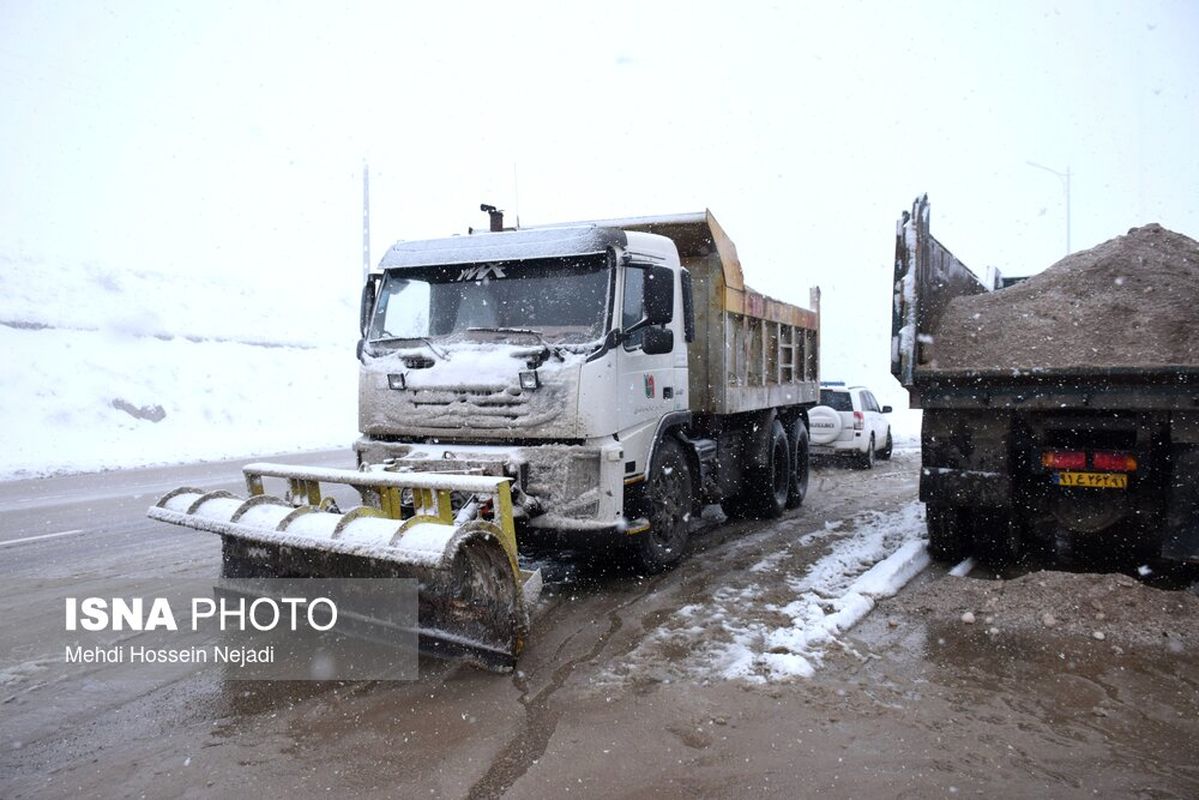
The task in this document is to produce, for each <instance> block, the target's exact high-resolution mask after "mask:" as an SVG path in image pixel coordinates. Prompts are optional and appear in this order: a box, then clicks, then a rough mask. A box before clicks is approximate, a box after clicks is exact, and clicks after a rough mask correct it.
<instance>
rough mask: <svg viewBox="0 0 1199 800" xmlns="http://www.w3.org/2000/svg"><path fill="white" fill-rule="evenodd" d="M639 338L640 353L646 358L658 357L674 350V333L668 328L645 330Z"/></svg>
mask: <svg viewBox="0 0 1199 800" xmlns="http://www.w3.org/2000/svg"><path fill="white" fill-rule="evenodd" d="M641 336H642V339H641V352H643V353H645V354H646V355H647V356H660V355H663V354H665V353H669V352H670V351H671V350H674V331H672V330H670V328H646V329H645V331H644V332H643V333H642V334H641Z"/></svg>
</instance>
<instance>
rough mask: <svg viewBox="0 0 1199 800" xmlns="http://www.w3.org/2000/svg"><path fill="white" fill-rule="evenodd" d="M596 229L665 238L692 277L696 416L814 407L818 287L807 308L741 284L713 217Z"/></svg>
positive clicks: (642, 220)
mask: <svg viewBox="0 0 1199 800" xmlns="http://www.w3.org/2000/svg"><path fill="white" fill-rule="evenodd" d="M597 224H598V225H603V226H611V227H618V228H622V229H624V230H630V231H645V232H647V233H655V234H658V235H661V236H666V237H669V238H670V239H671V240H672V241H674V243H675V247H676V248H677V249H678V251H679V258H680V259H681V261H682V264H683V266H684V267H686V268H687V270H688V271H689V272H690V273H691V282H692V291H693V295H694V298H695V331H696V332H695V341H694V342H693V343H692V345H691V347H690V348H689V355H688V364H687V366H688V370H689V373H690V385H689V386H688V389H689V391H690V393H691V402H690V405H691V408H692V410H693V411H695V412H697V413H702V414H735V413H740V412H743V411H758V410H761V409H765V408H772V407H778V406H787V405H796V404H805V403H806V404H810V403H815V402H817V401H818V399H819V396H820V374H819V367H820V363H819V338H820V336H819V331H820V290H819V289H816V288H813V289H811V291H810V301H811V304H812V310H809V309H805V308H800V307H799V306H795V305H791V304H789V303H784V302H781V301H779V300H775V299H773V298H770V297H767V296H765V295H763V294H759V293H758V292H755V291H754V290H753V289H751V288H749V287H748V286H746V285H745V281H744V279H743V277H742V274H741V261H740V260H739V259H738V258H737V248H736V247H735V246H734V245H733V242H732V240H730V239H729V237H728V235H727V234H725V232H724V230H723V229H722V228H721V227H720V225H719V223H717V222H716V218H715V217H713V216H712V213H711V212H710V211H703V212H698V213H693V214H681V215H677V216H668V217H638V218H633V219H624V220H610V221H608V220H606V221H604V222H600V223H597Z"/></svg>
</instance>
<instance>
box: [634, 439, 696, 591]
mask: <svg viewBox="0 0 1199 800" xmlns="http://www.w3.org/2000/svg"><path fill="white" fill-rule="evenodd" d="M646 492H647V494H646V499H647V500H648V501H649V524H650V528H649V530H648V531H646V532H644V533H639V534H635V535H634V536H633V537H632V539H633V543H632V544H633V557H634V560H635V561H636V562H637V566H638V567H640V568H641V569H644V570H646V571H648V572H661V571H662V570H665V569H669V568H671V567H673V566H674V565H675V564H677V563H678V562H679V560H680V559H681V558H682V557H683V555H684V553H686V551H687V540H688V537H689V535H688V531H687V529H688V527H689V525H690V522H691V508H692V506H693V505H694V497H693V495H692V486H691V470H690V468H689V467H688V466H687V456H686V455H685V454H684V453H683V448H682V447H681V446H680V445H679V443H678V442H676V441H675V440H674V439H672V438H670V437H667V438H665V439H663V440H662V442H661V443H660V444H659V445H658V447H657V450H656V452H655V453H654V460H653V465H652V466H651V468H650V476H649V483H648V484H647V486H646Z"/></svg>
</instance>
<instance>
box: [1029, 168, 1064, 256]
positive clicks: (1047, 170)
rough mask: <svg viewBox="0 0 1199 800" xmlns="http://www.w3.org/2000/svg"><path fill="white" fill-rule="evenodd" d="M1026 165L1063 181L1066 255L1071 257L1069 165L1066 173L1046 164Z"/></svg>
mask: <svg viewBox="0 0 1199 800" xmlns="http://www.w3.org/2000/svg"><path fill="white" fill-rule="evenodd" d="M1024 163H1026V164H1028V166H1030V167H1036V168H1037V169H1043V170H1045V171H1046V172H1051V173H1053V174H1054V175H1056V176H1057V177H1058V178H1059V179H1060V180H1061V181H1062V186H1063V187H1065V190H1066V255H1070V167H1069V165H1067V166H1066V171H1065V172H1058V171H1057V170H1056V169H1050V168H1049V167H1047V166H1045V165H1044V164H1038V163H1036V162H1035V161H1026V162H1024Z"/></svg>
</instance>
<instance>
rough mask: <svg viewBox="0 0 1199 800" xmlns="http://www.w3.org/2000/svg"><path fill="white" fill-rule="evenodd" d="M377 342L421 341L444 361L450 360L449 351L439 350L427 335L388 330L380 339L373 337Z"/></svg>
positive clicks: (372, 340)
mask: <svg viewBox="0 0 1199 800" xmlns="http://www.w3.org/2000/svg"><path fill="white" fill-rule="evenodd" d="M376 342H421V343H422V344H424V345H425V346H426V347H428V348H429V349H430V350H432V351H433V355H435V356H437V357H438V358H440V359H442V360H443V361H449V360H450V356H449V354H448V353H443V352H441V351H440V350H438V349H437V348H436V347H434V346H433V342H432V341H430V340H429V338H428V337H425V336H396V335H394V334H392V333H388V332H387V331H383V335H382V336H380V337H379V338H378V339H371V343H372V344H374V343H376Z"/></svg>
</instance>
